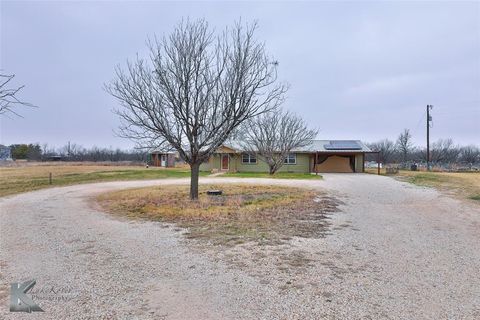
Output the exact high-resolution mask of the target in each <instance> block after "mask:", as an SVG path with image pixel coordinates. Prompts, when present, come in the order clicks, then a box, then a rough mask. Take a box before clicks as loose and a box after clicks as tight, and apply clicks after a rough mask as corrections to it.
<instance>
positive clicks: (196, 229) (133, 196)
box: [97, 184, 336, 245]
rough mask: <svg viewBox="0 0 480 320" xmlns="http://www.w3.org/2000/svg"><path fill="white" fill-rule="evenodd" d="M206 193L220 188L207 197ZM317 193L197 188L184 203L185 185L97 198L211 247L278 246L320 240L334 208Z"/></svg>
mask: <svg viewBox="0 0 480 320" xmlns="http://www.w3.org/2000/svg"><path fill="white" fill-rule="evenodd" d="M209 189H220V190H223V194H222V195H221V196H209V195H207V194H206V191H207V190H209ZM318 196H319V194H318V192H315V191H312V190H306V189H300V188H291V187H280V186H255V185H231V184H228V185H201V186H200V193H199V200H198V201H191V200H190V199H189V189H188V186H169V187H168V188H165V187H149V188H137V189H130V190H121V191H114V192H110V193H106V194H103V195H100V196H98V197H97V201H98V203H99V204H100V206H101V207H102V208H103V209H105V210H106V211H107V212H110V213H113V214H118V215H123V216H127V217H129V218H140V219H148V220H158V221H163V222H171V223H176V224H177V225H178V226H179V227H183V228H188V237H189V238H195V239H204V240H207V241H209V242H211V243H215V244H226V245H231V244H238V243H243V242H247V241H260V242H263V243H277V242H278V241H281V240H285V239H288V238H290V237H293V236H300V237H315V236H321V235H322V233H323V232H324V231H325V228H326V226H327V224H328V221H327V220H328V219H327V218H326V216H325V215H326V214H327V213H328V212H331V211H334V210H335V208H336V205H335V204H334V202H333V200H332V199H330V198H325V197H324V198H321V197H320V198H319V199H317V201H313V200H314V198H316V197H318Z"/></svg>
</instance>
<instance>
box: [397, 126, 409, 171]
mask: <svg viewBox="0 0 480 320" xmlns="http://www.w3.org/2000/svg"><path fill="white" fill-rule="evenodd" d="M396 148H397V150H398V152H400V154H401V155H402V161H403V163H405V162H407V161H408V156H409V154H410V152H411V151H412V149H413V142H412V135H411V134H410V130H408V129H404V130H403V132H402V133H400V135H399V136H398V139H397V143H396Z"/></svg>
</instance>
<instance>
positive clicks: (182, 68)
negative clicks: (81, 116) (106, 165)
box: [106, 20, 287, 199]
mask: <svg viewBox="0 0 480 320" xmlns="http://www.w3.org/2000/svg"><path fill="white" fill-rule="evenodd" d="M256 27H257V26H256V24H254V25H253V26H243V25H241V24H240V23H237V24H235V25H234V26H233V27H232V28H227V29H226V30H225V31H224V32H223V33H220V34H217V33H215V32H213V31H211V30H210V28H209V27H208V24H207V22H205V21H204V20H199V21H196V22H190V21H187V22H182V23H180V24H179V25H178V26H177V27H176V28H175V30H174V31H173V33H172V34H171V35H170V36H168V37H163V38H162V39H160V40H158V39H155V40H154V41H148V46H149V49H150V59H148V60H144V59H140V58H138V57H137V59H136V61H135V62H133V63H131V62H129V63H127V69H126V70H122V69H121V68H118V67H117V69H116V78H115V79H114V80H113V81H112V82H111V83H110V85H107V86H106V90H107V91H108V92H109V93H110V94H111V95H113V96H114V97H115V98H117V99H118V101H119V102H120V105H121V108H120V109H119V110H117V111H116V112H117V114H118V115H119V116H120V118H121V120H122V125H121V127H120V135H122V136H123V137H128V138H130V139H133V140H135V141H136V142H137V145H139V146H145V145H147V146H149V147H158V146H161V145H167V146H171V147H172V148H173V149H175V150H177V151H178V153H179V154H180V156H181V157H182V158H183V159H184V160H185V161H186V162H187V163H188V164H189V165H190V168H191V183H190V198H191V199H197V198H198V175H199V168H200V164H201V163H202V162H204V161H206V160H207V159H208V158H209V157H210V156H211V155H212V154H213V152H214V151H215V150H216V149H217V148H218V147H219V146H220V145H222V143H223V142H224V141H225V140H226V139H227V137H228V136H229V135H230V133H231V132H232V131H233V130H234V129H235V128H237V127H238V126H239V125H240V124H241V123H243V122H244V121H246V120H248V119H251V118H253V117H255V116H258V115H260V114H262V113H264V112H267V111H269V110H272V109H273V108H276V107H277V106H278V105H280V104H281V103H282V101H283V99H284V93H285V92H286V90H287V86H286V85H284V84H279V83H277V81H276V80H277V73H276V67H277V65H278V63H277V62H273V63H272V59H271V58H270V57H269V56H268V55H267V53H266V51H265V46H264V44H263V43H259V42H257V41H256V40H255V39H254V33H255V30H256Z"/></svg>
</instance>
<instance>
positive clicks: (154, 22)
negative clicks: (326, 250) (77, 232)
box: [0, 1, 480, 148]
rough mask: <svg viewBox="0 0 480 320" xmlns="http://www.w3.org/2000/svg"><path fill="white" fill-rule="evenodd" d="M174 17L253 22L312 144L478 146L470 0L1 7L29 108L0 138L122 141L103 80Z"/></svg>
mask: <svg viewBox="0 0 480 320" xmlns="http://www.w3.org/2000/svg"><path fill="white" fill-rule="evenodd" d="M182 17H190V18H205V19H206V20H207V21H209V23H210V24H211V25H212V26H214V27H215V28H217V29H221V28H223V27H225V26H227V25H231V24H232V23H233V22H234V21H235V20H237V19H238V18H240V17H241V18H242V20H244V21H253V20H255V19H256V20H258V22H259V26H260V29H259V30H258V33H257V36H258V38H259V39H260V40H262V41H265V42H266V45H267V50H268V51H269V53H270V54H272V55H273V56H274V57H275V58H276V59H277V60H278V61H279V63H280V65H279V74H280V77H281V79H282V80H283V81H287V82H289V83H290V85H291V89H290V91H289V93H288V100H287V102H286V103H285V108H287V109H289V110H292V111H295V112H297V113H298V114H300V115H302V116H303V117H305V118H306V119H307V120H308V122H309V123H310V125H311V126H312V127H317V128H319V129H320V133H319V136H318V138H319V139H361V140H366V141H374V140H378V139H381V138H385V137H388V138H390V139H395V138H396V136H397V135H398V134H399V132H400V131H401V130H402V129H403V128H409V129H410V130H411V131H412V133H413V135H414V138H415V141H416V142H417V143H419V144H424V136H425V107H426V105H427V104H433V105H434V109H433V112H432V114H433V129H432V131H431V132H432V139H433V140H436V139H438V138H448V137H451V138H453V139H454V140H455V142H458V143H461V144H468V143H476V144H480V133H479V132H480V130H479V127H480V2H477V1H475V2H458V1H455V2H453V1H452V2H393V3H392V2H273V1H271V2H263V3H257V2H256V3H253V2H176V3H174V2H159V1H158V2H91V1H89V2H66V1H65V2H23V1H12V2H10V1H2V2H1V15H0V20H1V30H0V32H1V34H0V37H1V42H0V45H1V51H0V65H1V66H0V69H3V71H2V72H4V73H15V74H16V84H25V85H26V87H25V89H24V90H23V92H22V94H21V98H22V99H24V100H27V101H29V102H32V103H34V104H36V105H38V106H39V107H40V108H38V109H30V110H22V111H21V113H22V114H23V115H24V118H23V119H22V118H12V119H9V118H5V117H3V118H2V119H1V120H0V121H1V122H0V125H1V129H0V130H1V131H0V132H1V137H0V143H2V144H12V143H23V142H25V143H26V142H39V143H45V142H46V143H49V144H50V145H56V146H60V145H64V144H65V143H66V142H67V141H72V142H76V143H79V144H82V145H84V146H92V145H97V146H105V147H108V146H112V147H122V148H129V147H132V146H133V143H132V142H130V141H128V140H124V139H121V138H118V137H115V136H114V134H113V130H114V129H116V128H117V125H118V119H117V118H116V116H115V115H114V114H112V113H111V110H112V109H113V108H114V107H115V106H116V102H115V101H114V100H113V99H112V98H111V97H109V96H108V94H107V93H105V91H104V90H103V88H102V86H103V84H104V83H105V82H108V81H109V80H111V79H112V77H113V69H114V67H115V65H117V64H119V63H120V64H123V63H125V61H126V59H131V58H134V57H135V55H136V54H137V53H138V54H139V55H140V56H143V55H145V53H146V50H145V39H146V38H147V37H148V36H152V35H153V34H157V35H162V34H164V33H169V32H170V31H171V30H172V28H173V27H174V26H175V24H176V23H178V22H179V21H180V20H181V19H182Z"/></svg>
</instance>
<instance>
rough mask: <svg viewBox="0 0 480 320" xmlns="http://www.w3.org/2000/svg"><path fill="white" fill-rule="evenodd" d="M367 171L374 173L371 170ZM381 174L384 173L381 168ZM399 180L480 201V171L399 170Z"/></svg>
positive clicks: (397, 176) (397, 175)
mask: <svg viewBox="0 0 480 320" xmlns="http://www.w3.org/2000/svg"><path fill="white" fill-rule="evenodd" d="M369 173H376V171H375V172H373V171H371V172H369ZM381 174H385V171H384V170H382V171H381ZM393 176H394V177H396V178H397V179H399V180H402V181H407V182H410V183H413V184H416V185H420V186H426V187H433V188H437V189H439V190H440V191H442V192H445V193H448V194H450V195H453V196H456V197H459V198H463V199H465V198H467V199H472V200H476V201H480V172H426V171H408V170H400V171H399V173H398V174H396V175H393Z"/></svg>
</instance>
